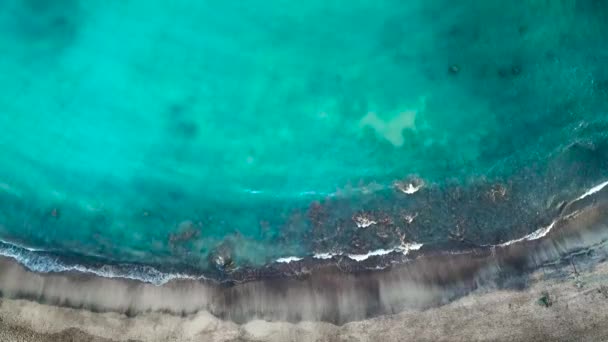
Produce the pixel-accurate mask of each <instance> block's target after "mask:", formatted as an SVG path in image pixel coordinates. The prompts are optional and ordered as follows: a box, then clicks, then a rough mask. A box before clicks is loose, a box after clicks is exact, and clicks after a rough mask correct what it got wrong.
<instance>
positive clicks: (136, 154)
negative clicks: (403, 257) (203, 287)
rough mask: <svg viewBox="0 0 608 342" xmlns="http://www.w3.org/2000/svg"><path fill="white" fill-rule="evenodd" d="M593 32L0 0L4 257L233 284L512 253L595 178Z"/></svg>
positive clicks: (607, 53) (537, 0) (255, 10)
mask: <svg viewBox="0 0 608 342" xmlns="http://www.w3.org/2000/svg"><path fill="white" fill-rule="evenodd" d="M607 34H608V5H606V4H604V2H602V1H594V0H570V1H566V0H555V1H544V0H526V1H522V2H517V3H504V2H496V1H481V0H479V1H475V0H468V1H467V0H463V1H458V2H456V3H455V2H452V1H444V0H433V1H419V0H410V1H392V0H385V1H371V0H358V1H348V2H347V1H337V0H333V1H306V2H292V1H284V0H272V1H253V0H249V1H214V0H211V1H203V2H192V1H185V0H175V1H143V0H128V1H96V0H94V1H80V0H58V1H44V0H6V1H3V2H2V3H0V56H2V57H0V75H1V77H0V238H1V239H2V240H3V241H5V242H6V244H4V245H2V248H3V250H4V253H5V254H6V253H7V251H12V252H10V253H13V254H16V255H22V254H24V253H30V252H31V251H30V252H27V251H26V250H23V249H20V248H18V247H15V246H13V245H12V244H14V245H19V246H22V247H26V248H29V249H35V250H39V251H41V252H44V253H48V254H44V255H45V258H43V259H40V260H39V261H36V262H34V264H38V265H39V264H41V263H42V264H45V265H43V266H39V267H38V268H37V269H38V270H43V269H45V268H47V269H52V267H50V266H49V265H48V263H51V262H59V261H58V260H59V259H57V258H59V257H61V258H62V259H61V260H62V261H61V262H62V263H65V264H70V263H73V264H76V263H80V262H83V260H85V259H86V260H89V262H95V263H97V264H104V263H122V262H128V263H137V264H150V265H165V266H166V267H168V268H176V269H177V268H187V269H195V270H197V271H209V270H213V271H214V272H220V273H225V272H228V273H229V272H230V271H232V270H234V269H235V268H239V267H246V266H260V265H264V264H266V263H269V262H271V261H273V260H276V259H277V258H286V257H290V256H304V255H311V254H314V253H354V254H357V255H360V254H365V253H366V252H368V251H369V250H379V249H385V250H388V249H390V248H393V247H395V246H397V245H399V243H401V244H404V243H410V244H412V243H421V244H427V243H447V242H454V241H456V242H459V243H462V242H467V243H476V244H482V243H502V242H505V241H507V240H509V239H511V238H515V237H519V236H523V235H525V234H528V233H530V232H532V231H534V230H536V229H537V228H539V226H542V225H543V224H546V223H547V222H550V217H551V213H552V210H554V209H552V208H553V207H554V206H555V205H557V204H558V202H559V200H564V199H566V198H568V196H574V195H576V194H580V192H581V191H583V190H582V189H584V188H585V187H589V186H591V185H594V184H597V183H599V181H603V180H605V177H606V175H607V173H606V171H608V164H607V163H606V161H607V159H606V158H607V157H608V145H607V141H606V136H607V134H606V133H607V132H608V114H607V109H608V105H607V103H608V102H607V100H608V69H606V67H605V66H606V65H607V64H608V44H607V42H606V37H607ZM398 181H403V183H402V185H403V186H404V187H402V188H401V190H403V189H408V186H409V184H410V182H413V183H411V184H412V186H418V185H422V187H421V188H420V190H418V192H414V191H405V192H412V193H411V194H408V193H404V192H403V191H400V190H399V188H397V189H396V188H395V182H398ZM454 194H456V195H454ZM463 194H464V195H463ZM484 194H485V195H484ZM488 194H489V195H488ZM484 196H486V197H484ZM487 196H490V197H487ZM497 196H498V197H497ZM497 198H499V200H500V199H504V201H505V203H506V204H505V205H504V206H503V207H500V206H498V207H496V208H495V207H489V208H485V207H484V208H482V206H484V205H486V204H488V203H494V202H497ZM490 199H491V201H490ZM498 202H500V201H498ZM480 208H482V209H480ZM425 213H426V216H425ZM514 213H515V214H514ZM520 214H521V215H520ZM519 217H521V220H519ZM363 218H365V219H367V220H368V221H365V222H368V223H369V222H371V221H373V222H374V223H373V224H370V225H369V226H365V225H366V224H365V222H364V221H361V220H362V219H363ZM492 219H496V222H494V223H493V222H492ZM548 220H549V221H548ZM412 222H414V223H413V224H414V225H413V226H411V227H410V224H412ZM505 222H506V223H505ZM510 222H511V223H512V224H511V223H510ZM416 224H420V226H416ZM364 226H365V227H364ZM378 226H381V227H379V228H378ZM464 226H466V227H468V230H466V229H463V228H462V227H464ZM490 226H491V227H494V226H500V227H497V228H495V229H494V228H488V227H490ZM454 236H456V237H457V238H456V239H454ZM10 253H9V254H10ZM24 258H25V259H24ZM36 258H37V256H36V252H34V253H33V254H32V253H30V254H27V257H22V259H23V260H22V261H24V262H25V263H26V264H27V263H28V260H30V261H31V260H34V259H36ZM26 259H27V260H26ZM36 260H38V259H36ZM283 260H285V259H283ZM287 260H295V259H287ZM30 265H32V262H30Z"/></svg>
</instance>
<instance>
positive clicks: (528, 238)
mask: <svg viewBox="0 0 608 342" xmlns="http://www.w3.org/2000/svg"><path fill="white" fill-rule="evenodd" d="M555 222H557V221H553V222H551V224H550V225H548V226H546V227H543V228H540V229H537V230H535V231H533V232H532V233H530V234H528V235H526V236H524V237H521V238H519V239H515V240H511V241H507V242H503V243H501V244H500V245H499V246H503V247H504V246H508V245H512V244H514V243H516V242H521V241H524V240H526V241H532V240H537V239H540V238H542V237H543V236H545V235H547V234H549V232H550V231H551V229H553V226H555Z"/></svg>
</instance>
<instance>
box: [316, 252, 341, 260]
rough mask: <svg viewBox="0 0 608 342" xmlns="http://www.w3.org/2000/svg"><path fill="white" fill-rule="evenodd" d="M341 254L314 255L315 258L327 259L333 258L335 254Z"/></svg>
mask: <svg viewBox="0 0 608 342" xmlns="http://www.w3.org/2000/svg"><path fill="white" fill-rule="evenodd" d="M336 255H339V254H332V253H315V255H313V256H312V257H313V258H315V259H322V260H327V259H331V258H333V257H334V256H336Z"/></svg>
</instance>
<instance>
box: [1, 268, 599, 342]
mask: <svg viewBox="0 0 608 342" xmlns="http://www.w3.org/2000/svg"><path fill="white" fill-rule="evenodd" d="M579 268H581V269H580V270H579V269H577V271H576V272H577V274H578V275H577V274H575V273H574V268H572V266H571V265H567V264H566V265H562V266H559V267H549V268H545V269H543V270H539V271H537V272H535V273H534V274H533V275H532V278H533V280H532V284H531V285H530V286H529V287H527V288H525V289H523V290H508V291H504V290H496V291H487V290H484V291H479V292H475V293H471V294H470V295H468V296H465V297H463V298H460V299H458V300H456V301H454V302H452V303H450V304H447V305H444V306H441V307H437V308H432V309H427V310H421V311H419V310H412V311H407V312H403V313H400V314H396V315H386V316H381V317H377V318H374V319H369V320H363V321H356V322H351V323H347V324H344V325H341V326H338V325H333V324H329V323H319V322H301V323H297V324H291V323H284V322H266V321H259V320H256V321H251V322H248V323H247V324H243V325H238V324H235V323H232V322H227V321H223V320H220V319H218V318H216V317H214V316H212V315H210V314H209V313H207V312H199V313H197V314H195V315H188V316H185V317H181V316H176V315H170V314H163V313H145V314H140V315H137V316H135V317H127V316H126V315H124V314H118V313H94V312H91V311H88V310H79V309H71V308H64V307H56V306H49V305H42V304H38V303H36V302H33V301H27V300H11V299H3V300H2V305H1V306H0V340H2V341H7V342H26V341H27V342H29V341H32V342H34V341H36V342H39V341H45V342H46V341H48V342H51V341H52V342H55V341H57V342H66V341H95V342H101V341H146V342H147V341H150V342H152V341H159V342H161V341H162V342H169V341H176V342H177V341H180V342H186V341H547V340H551V341H573V340H577V341H605V340H606V339H608V326H606V325H605V324H604V323H605V322H606V319H608V310H607V306H608V264H607V263H600V264H596V265H593V266H590V268H589V269H585V267H584V266H582V267H579ZM545 296H547V297H548V301H547V302H546V303H548V305H546V304H545V302H543V298H545Z"/></svg>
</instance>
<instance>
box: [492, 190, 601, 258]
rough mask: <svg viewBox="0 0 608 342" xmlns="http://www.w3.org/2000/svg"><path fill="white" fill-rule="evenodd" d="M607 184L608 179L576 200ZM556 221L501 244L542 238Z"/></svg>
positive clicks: (593, 192)
mask: <svg viewBox="0 0 608 342" xmlns="http://www.w3.org/2000/svg"><path fill="white" fill-rule="evenodd" d="M607 185H608V181H605V182H603V183H601V184H598V185H596V186H594V187H592V188H591V189H589V190H587V191H586V192H585V193H584V194H582V195H580V196H579V197H578V198H577V199H576V200H574V201H575V202H576V201H580V200H582V199H583V198H585V197H588V196H591V195H593V194H595V193H596V192H599V191H601V190H602V189H603V188H605V187H606V186H607ZM573 214H575V213H573ZM556 222H557V220H554V221H553V222H551V224H550V225H548V226H547V227H543V228H539V229H537V230H535V231H533V232H532V233H530V234H528V235H526V236H524V237H521V238H519V239H515V240H511V241H507V242H503V243H501V244H500V245H499V246H508V245H511V244H514V243H516V242H520V241H524V240H528V241H531V240H537V239H540V238H542V237H543V236H545V235H547V234H549V232H550V231H551V229H553V227H554V226H555V223H556Z"/></svg>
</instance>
